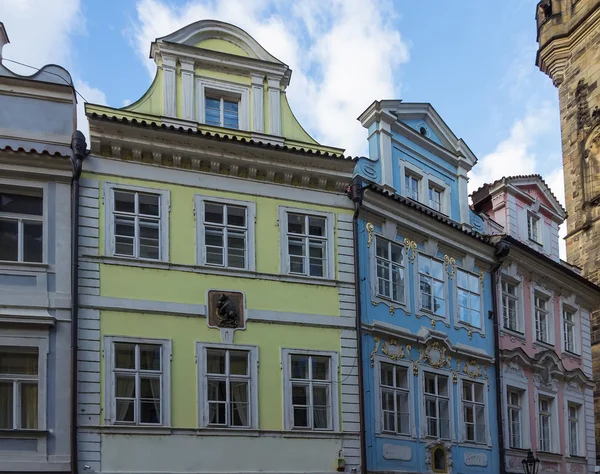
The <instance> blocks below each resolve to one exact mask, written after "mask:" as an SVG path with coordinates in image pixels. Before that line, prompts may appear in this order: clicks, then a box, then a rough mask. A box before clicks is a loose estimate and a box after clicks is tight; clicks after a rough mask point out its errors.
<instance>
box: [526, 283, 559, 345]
mask: <svg viewBox="0 0 600 474" xmlns="http://www.w3.org/2000/svg"><path fill="white" fill-rule="evenodd" d="M531 287H532V288H531V319H532V322H533V325H532V330H533V334H532V339H533V340H534V342H535V343H536V344H545V345H550V346H553V345H554V298H553V295H552V294H551V293H548V292H547V291H545V290H543V289H542V288H540V287H538V286H537V285H535V284H533V285H531ZM536 297H539V298H542V299H544V300H546V308H545V311H546V319H547V320H546V322H547V324H546V326H547V328H548V329H547V332H548V334H547V335H548V340H547V341H542V340H540V339H538V334H537V333H538V331H537V319H538V318H537V314H536V304H535V299H536Z"/></svg>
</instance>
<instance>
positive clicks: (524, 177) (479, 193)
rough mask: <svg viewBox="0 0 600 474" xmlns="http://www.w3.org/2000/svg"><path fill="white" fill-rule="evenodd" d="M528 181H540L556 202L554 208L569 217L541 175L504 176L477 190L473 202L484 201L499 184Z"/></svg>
mask: <svg viewBox="0 0 600 474" xmlns="http://www.w3.org/2000/svg"><path fill="white" fill-rule="evenodd" d="M527 179H535V180H538V181H539V183H540V184H541V185H543V188H544V190H545V191H546V193H545V194H546V195H547V196H548V197H549V198H551V199H550V200H552V201H554V202H553V204H554V206H555V207H556V208H558V209H560V210H561V211H562V212H563V214H564V215H565V216H566V215H567V211H566V209H565V208H564V207H563V205H562V204H561V203H560V201H559V200H558V198H557V197H556V195H555V194H554V193H553V192H552V189H550V186H548V183H546V181H544V178H543V177H542V175H540V174H520V175H514V176H503V177H502V178H500V179H497V180H496V181H494V182H492V183H486V184H484V185H483V186H481V187H480V188H479V189H477V190H476V191H473V193H472V194H471V196H472V198H473V202H474V203H475V202H478V201H480V200H481V199H483V198H484V197H485V196H486V195H487V194H489V193H490V191H491V189H493V188H494V187H496V186H497V185H499V184H507V183H511V182H515V181H519V180H527ZM514 184H516V183H514Z"/></svg>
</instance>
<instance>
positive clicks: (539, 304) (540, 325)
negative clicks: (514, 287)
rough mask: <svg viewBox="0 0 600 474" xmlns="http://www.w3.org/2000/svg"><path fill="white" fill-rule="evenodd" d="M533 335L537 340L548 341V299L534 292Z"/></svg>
mask: <svg viewBox="0 0 600 474" xmlns="http://www.w3.org/2000/svg"><path fill="white" fill-rule="evenodd" d="M534 300H535V337H536V339H537V340H538V341H541V342H546V343H549V342H550V339H549V330H548V323H549V321H548V319H549V318H548V309H547V306H548V302H549V301H548V300H547V299H546V298H543V297H542V296H540V295H538V294H535V296H534Z"/></svg>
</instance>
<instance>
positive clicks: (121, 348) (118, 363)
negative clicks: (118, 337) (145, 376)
mask: <svg viewBox="0 0 600 474" xmlns="http://www.w3.org/2000/svg"><path fill="white" fill-rule="evenodd" d="M115 367H116V368H118V369H135V344H126V343H117V344H115Z"/></svg>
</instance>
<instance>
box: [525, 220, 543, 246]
mask: <svg viewBox="0 0 600 474" xmlns="http://www.w3.org/2000/svg"><path fill="white" fill-rule="evenodd" d="M539 225H540V219H539V218H538V217H537V216H535V215H533V214H531V213H528V214H527V235H528V236H529V240H533V241H534V242H537V243H540V239H539Z"/></svg>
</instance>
